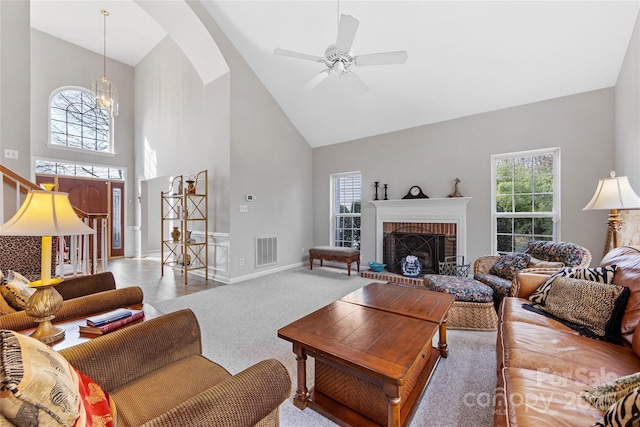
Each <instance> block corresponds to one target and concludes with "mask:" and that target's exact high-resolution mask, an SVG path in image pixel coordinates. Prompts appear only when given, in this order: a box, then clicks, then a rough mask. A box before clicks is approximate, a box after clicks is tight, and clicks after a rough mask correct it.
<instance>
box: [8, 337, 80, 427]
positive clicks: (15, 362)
mask: <svg viewBox="0 0 640 427" xmlns="http://www.w3.org/2000/svg"><path fill="white" fill-rule="evenodd" d="M0 361H1V362H2V363H0V377H1V378H0V412H1V413H2V415H3V416H4V417H5V418H6V419H8V420H9V421H11V422H12V423H13V424H15V425H16V426H40V427H43V426H56V427H59V426H60V425H65V426H69V425H73V424H74V422H75V420H76V419H77V418H78V415H79V413H78V406H79V404H80V396H79V395H78V391H77V390H76V385H75V383H74V380H73V376H74V375H75V373H74V370H73V368H72V367H71V365H69V363H68V362H67V361H66V360H65V359H64V358H63V357H62V356H60V355H59V354H58V353H56V352H55V351H54V350H52V349H51V348H49V347H48V346H47V345H45V344H43V343H41V342H40V341H38V340H36V339H34V338H31V337H27V336H25V335H22V334H19V333H18V332H14V331H8V330H0Z"/></svg>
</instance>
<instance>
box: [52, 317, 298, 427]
mask: <svg viewBox="0 0 640 427" xmlns="http://www.w3.org/2000/svg"><path fill="white" fill-rule="evenodd" d="M60 354H61V355H62V356H63V357H64V358H65V359H66V360H67V361H68V362H69V363H70V364H71V365H72V366H73V367H74V368H76V369H78V370H79V371H80V372H82V373H83V374H85V375H87V376H89V377H90V378H92V379H93V380H95V381H96V382H97V383H98V384H99V385H100V387H101V388H102V389H103V390H104V391H106V392H107V393H109V395H110V396H111V398H112V399H113V401H114V403H115V406H116V412H117V425H118V426H119V427H129V426H145V427H151V426H157V427H171V426H176V427H178V426H179V427H184V426H190V427H198V426H202V427H210V426H218V427H224V426H228V427H243V426H254V425H255V426H261V427H266V426H278V425H279V406H280V404H281V403H282V402H283V401H284V400H285V399H287V398H289V396H290V393H291V378H290V377H289V373H288V372H287V370H286V368H285V367H284V366H283V365H282V364H281V363H280V362H278V361H277V360H275V359H267V360H263V361H261V362H258V363H256V364H255V365H253V366H250V367H249V368H247V369H245V370H244V371H242V372H240V373H237V374H235V375H231V374H230V373H229V372H228V371H227V370H225V369H224V368H223V367H221V366H220V365H218V364H216V363H214V362H212V361H210V360H208V359H207V358H205V357H204V356H203V355H202V343H201V335H200V326H199V325H198V321H197V319H196V317H195V315H194V314H193V312H192V311H191V310H189V309H184V310H180V311H176V312H173V313H169V314H165V315H162V316H160V317H156V318H153V319H150V320H147V321H145V322H142V323H138V324H136V325H131V326H129V327H126V328H123V329H120V330H117V331H114V332H111V333H109V334H108V335H104V336H102V337H100V338H96V339H93V340H91V341H88V342H85V343H82V344H79V345H76V346H73V347H69V348H67V349H64V350H61V351H60Z"/></svg>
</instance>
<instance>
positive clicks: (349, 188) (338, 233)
mask: <svg viewBox="0 0 640 427" xmlns="http://www.w3.org/2000/svg"><path fill="white" fill-rule="evenodd" d="M332 178H333V195H332V198H333V218H332V219H333V224H334V226H333V230H334V237H333V245H334V246H341V247H347V248H360V205H361V196H360V195H361V192H362V179H361V177H360V173H359V172H349V173H345V174H338V175H333V176H332Z"/></svg>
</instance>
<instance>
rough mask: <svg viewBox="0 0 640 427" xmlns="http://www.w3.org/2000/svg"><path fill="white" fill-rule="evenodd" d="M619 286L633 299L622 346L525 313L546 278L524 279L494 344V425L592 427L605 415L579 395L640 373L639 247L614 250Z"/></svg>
mask: <svg viewBox="0 0 640 427" xmlns="http://www.w3.org/2000/svg"><path fill="white" fill-rule="evenodd" d="M614 264H615V265H616V266H617V270H616V272H615V276H614V278H613V283H614V284H617V285H622V286H626V287H628V288H629V290H630V296H629V299H628V302H627V305H626V309H625V311H624V316H623V318H622V323H621V333H622V338H623V341H622V342H623V345H617V344H613V343H611V342H605V341H600V340H596V339H593V338H588V337H585V336H581V335H579V333H578V332H576V331H575V330H574V329H571V328H569V327H568V326H566V325H565V324H563V323H561V322H559V321H557V320H555V319H552V318H549V317H547V316H543V315H541V314H538V313H535V312H532V311H530V310H527V309H525V308H524V307H523V304H526V303H530V301H529V300H527V299H526V298H527V297H528V296H529V295H531V294H532V292H533V291H535V290H536V289H537V288H538V286H539V285H540V284H541V283H542V282H544V281H545V280H546V278H547V277H548V274H536V273H535V272H521V273H519V274H518V275H517V277H516V280H515V281H514V291H513V295H514V296H512V297H506V298H504V300H503V301H502V304H501V306H500V310H499V313H498V316H499V326H498V338H497V344H496V359H497V377H498V380H497V386H496V406H495V413H494V426H523V425H528V426H532V425H535V426H591V425H594V424H595V423H596V422H597V421H600V420H602V418H603V416H604V414H605V411H604V410H601V409H596V408H595V407H594V406H592V405H591V404H590V403H589V402H588V401H587V400H585V399H584V398H583V397H582V396H580V393H581V392H582V391H583V390H585V389H587V388H589V387H596V386H600V385H603V384H605V383H607V382H610V381H612V380H614V379H616V378H619V377H622V376H625V375H630V374H633V373H636V372H639V371H640V357H639V355H640V331H639V330H638V329H640V328H637V326H638V321H639V320H640V247H631V246H624V247H619V248H616V249H614V250H612V251H610V252H609V253H608V254H607V255H606V256H605V257H604V258H603V259H602V261H601V265H614Z"/></svg>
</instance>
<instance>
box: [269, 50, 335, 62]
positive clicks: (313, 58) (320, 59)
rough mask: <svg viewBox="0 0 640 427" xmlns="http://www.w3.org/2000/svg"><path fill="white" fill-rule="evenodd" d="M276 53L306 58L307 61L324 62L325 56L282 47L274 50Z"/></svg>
mask: <svg viewBox="0 0 640 427" xmlns="http://www.w3.org/2000/svg"><path fill="white" fill-rule="evenodd" d="M273 53H275V54H276V55H282V56H288V57H290V58H297V59H305V60H307V61H314V62H323V61H324V60H325V58H324V56H316V55H309V54H308V53H302V52H296V51H295V50H288V49H281V48H279V47H277V48H275V49H274V50H273Z"/></svg>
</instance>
